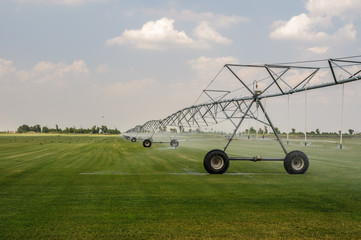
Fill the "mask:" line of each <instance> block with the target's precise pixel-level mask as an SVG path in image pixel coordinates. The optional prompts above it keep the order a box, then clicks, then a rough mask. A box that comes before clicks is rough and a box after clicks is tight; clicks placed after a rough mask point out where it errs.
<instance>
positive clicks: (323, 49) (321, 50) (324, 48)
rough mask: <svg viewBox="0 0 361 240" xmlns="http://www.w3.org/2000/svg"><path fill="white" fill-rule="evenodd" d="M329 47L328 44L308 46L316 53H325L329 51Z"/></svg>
mask: <svg viewBox="0 0 361 240" xmlns="http://www.w3.org/2000/svg"><path fill="white" fill-rule="evenodd" d="M328 49H329V47H327V46H317V47H312V48H308V49H307V50H309V51H311V52H313V53H316V54H324V53H326V52H327V51H328Z"/></svg>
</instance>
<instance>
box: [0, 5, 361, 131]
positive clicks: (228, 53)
mask: <svg viewBox="0 0 361 240" xmlns="http://www.w3.org/2000/svg"><path fill="white" fill-rule="evenodd" d="M360 13H361V2H360V1H357V0H347V1H337V0H331V1H330V0H328V1H327V0H307V1H306V0H304V1H285V0H278V1H277V0H276V1H261V0H254V1H235V0H234V1H227V0H226V1H118V0H73V1H71V0H4V1H1V2H0V32H1V38H0V102H1V103H0V107H1V114H0V130H15V129H16V128H17V127H18V126H19V125H21V124H29V125H33V124H41V125H42V126H45V125H47V126H48V127H54V126H55V124H58V125H59V126H60V127H66V126H75V127H91V126H92V125H102V124H105V125H107V126H108V127H111V128H114V127H117V128H118V129H120V130H123V131H124V130H127V129H128V128H131V127H133V126H135V125H137V124H142V123H144V122H145V121H147V120H150V119H160V118H163V117H166V116H167V115H170V114H171V113H173V112H176V111H177V110H178V109H180V108H183V107H187V106H190V105H191V104H193V103H194V101H195V100H196V99H197V97H198V95H199V94H200V92H201V91H202V89H204V86H206V85H207V83H208V82H210V80H211V79H212V78H213V76H214V75H215V74H216V73H217V72H218V71H219V70H220V69H221V67H222V66H223V65H224V64H225V63H244V64H250V63H276V62H287V61H298V60H312V59H325V58H331V57H343V56H351V55H361V44H360V38H361V35H360V29H361V28H360V27H361V14H360ZM359 90H361V85H360V83H352V84H350V86H349V87H348V86H345V93H346V100H345V101H346V109H345V118H346V120H345V123H344V124H345V127H344V128H345V129H347V128H352V129H355V130H358V131H361V127H360V124H358V123H359V122H360V120H361V117H360V113H359V112H360V111H359V109H360V108H361V103H359V102H360V100H361V94H360V91H359ZM340 92H341V90H340V88H337V87H336V89H334V90H327V91H322V92H321V91H320V92H317V93H315V94H317V95H318V96H319V95H320V94H322V96H323V99H326V100H324V101H323V102H322V101H321V102H317V101H318V100H317V99H316V98H314V100H312V99H311V100H310V101H311V103H312V105H313V106H314V108H312V107H309V110H308V111H310V114H309V115H310V117H309V121H310V123H309V128H310V129H314V128H320V129H321V131H322V130H323V131H331V130H334V131H337V130H338V129H339V120H338V119H339V112H340V107H339V105H340V104H339V102H340V101H339V98H340V97H339V95H340ZM311 96H312V94H311ZM347 96H349V97H348V98H347ZM298 98H301V97H298ZM277 101H278V100H277ZM277 101H276V102H275V105H276V106H277V104H284V103H285V101H284V100H280V101H279V102H277ZM312 101H315V102H314V103H313V102H312ZM294 104H295V105H294V106H299V108H301V107H302V100H301V99H300V100H297V97H296V98H295V100H294ZM297 104H298V105H297ZM268 105H269V106H270V110H272V111H273V112H272V113H271V116H272V115H274V118H275V124H276V125H278V126H279V127H280V128H281V129H284V130H286V129H285V123H284V117H281V116H284V111H283V110H282V109H284V108H282V109H280V108H279V107H275V108H274V109H272V107H271V106H272V104H271V101H270V103H269V104H268ZM282 106H283V105H282ZM320 108H322V109H323V111H324V113H323V114H322V116H319V115H318V112H319V110H320ZM103 116H104V117H103ZM294 118H295V119H294V121H292V122H293V123H292V124H291V127H295V128H296V129H300V130H301V129H302V128H303V123H302V122H301V121H298V120H297V119H299V117H294ZM300 118H302V117H300ZM330 118H331V119H333V120H332V121H331V122H330V121H328V120H327V119H330ZM291 120H292V118H291ZM325 122H326V123H325Z"/></svg>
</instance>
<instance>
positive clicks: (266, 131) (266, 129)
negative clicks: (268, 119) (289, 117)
mask: <svg viewBox="0 0 361 240" xmlns="http://www.w3.org/2000/svg"><path fill="white" fill-rule="evenodd" d="M267 133H268V128H267V126H264V134H267Z"/></svg>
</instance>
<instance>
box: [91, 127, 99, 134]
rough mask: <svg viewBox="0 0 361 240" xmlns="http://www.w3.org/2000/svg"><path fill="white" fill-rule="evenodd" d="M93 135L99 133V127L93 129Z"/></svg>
mask: <svg viewBox="0 0 361 240" xmlns="http://www.w3.org/2000/svg"><path fill="white" fill-rule="evenodd" d="M91 133H93V134H95V133H99V128H98V129H97V127H96V126H95V125H94V126H93V127H92V129H91Z"/></svg>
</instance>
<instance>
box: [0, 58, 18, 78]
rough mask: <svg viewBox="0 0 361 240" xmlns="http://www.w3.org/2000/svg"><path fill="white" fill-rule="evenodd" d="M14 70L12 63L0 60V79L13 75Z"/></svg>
mask: <svg viewBox="0 0 361 240" xmlns="http://www.w3.org/2000/svg"><path fill="white" fill-rule="evenodd" d="M15 70H16V68H15V67H14V66H13V63H12V61H9V60H6V59H2V58H0V79H1V78H3V77H5V76H6V75H7V74H10V73H13V72H14V71H15Z"/></svg>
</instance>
